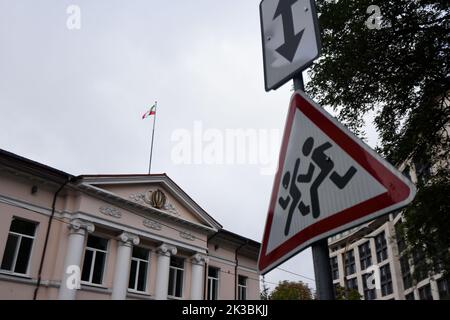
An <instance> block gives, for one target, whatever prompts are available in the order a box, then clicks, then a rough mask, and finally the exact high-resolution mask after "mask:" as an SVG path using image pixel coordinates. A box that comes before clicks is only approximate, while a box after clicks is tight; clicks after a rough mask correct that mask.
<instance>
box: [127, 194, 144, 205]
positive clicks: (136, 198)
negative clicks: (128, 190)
mask: <svg viewBox="0 0 450 320" xmlns="http://www.w3.org/2000/svg"><path fill="white" fill-rule="evenodd" d="M129 198H130V199H131V200H133V201H134V202H137V203H140V204H144V203H145V201H144V198H145V195H144V194H143V193H141V192H138V193H133V194H130V196H129Z"/></svg>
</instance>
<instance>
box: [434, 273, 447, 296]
mask: <svg viewBox="0 0 450 320" xmlns="http://www.w3.org/2000/svg"><path fill="white" fill-rule="evenodd" d="M436 285H437V287H438V293H439V300H443V299H442V298H446V299H449V298H450V286H449V283H448V280H447V279H444V278H443V277H441V278H439V279H438V280H437V281H436ZM442 287H445V288H446V290H445V291H444V290H441V289H442ZM445 292H446V293H447V294H446V295H445V296H443V295H442V293H445Z"/></svg>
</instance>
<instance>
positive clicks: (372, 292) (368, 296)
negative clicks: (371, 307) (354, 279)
mask: <svg viewBox="0 0 450 320" xmlns="http://www.w3.org/2000/svg"><path fill="white" fill-rule="evenodd" d="M372 275H373V273H370V272H369V273H364V274H362V275H361V277H362V283H363V293H364V300H376V299H377V290H376V288H373V289H369V288H368V287H367V278H368V277H370V276H372Z"/></svg>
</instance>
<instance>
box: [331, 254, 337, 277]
mask: <svg viewBox="0 0 450 320" xmlns="http://www.w3.org/2000/svg"><path fill="white" fill-rule="evenodd" d="M330 265H331V278H332V280H337V279H339V261H338V256H334V257H331V258H330Z"/></svg>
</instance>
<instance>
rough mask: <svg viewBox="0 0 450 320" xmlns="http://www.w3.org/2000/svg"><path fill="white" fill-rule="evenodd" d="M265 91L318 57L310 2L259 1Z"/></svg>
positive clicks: (312, 0)
mask: <svg viewBox="0 0 450 320" xmlns="http://www.w3.org/2000/svg"><path fill="white" fill-rule="evenodd" d="M259 11H260V19H261V34H262V45H263V57H264V81H265V87H266V91H269V90H272V89H277V88H278V87H280V86H281V85H282V84H284V83H285V82H286V81H288V80H290V79H291V78H292V77H293V76H294V75H295V74H297V73H299V72H301V71H302V70H304V69H305V68H307V67H308V66H309V65H311V63H312V62H313V61H314V59H316V58H317V57H318V56H319V54H320V34H319V26H318V22H317V14H316V10H315V3H314V0H262V1H261V4H260V6H259Z"/></svg>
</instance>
